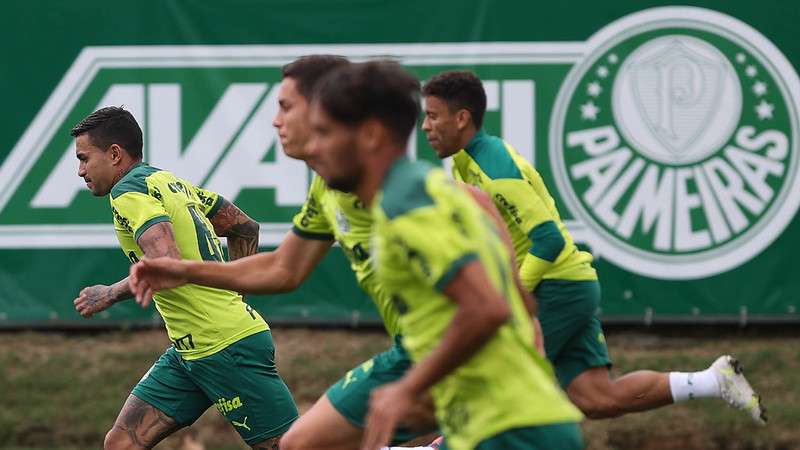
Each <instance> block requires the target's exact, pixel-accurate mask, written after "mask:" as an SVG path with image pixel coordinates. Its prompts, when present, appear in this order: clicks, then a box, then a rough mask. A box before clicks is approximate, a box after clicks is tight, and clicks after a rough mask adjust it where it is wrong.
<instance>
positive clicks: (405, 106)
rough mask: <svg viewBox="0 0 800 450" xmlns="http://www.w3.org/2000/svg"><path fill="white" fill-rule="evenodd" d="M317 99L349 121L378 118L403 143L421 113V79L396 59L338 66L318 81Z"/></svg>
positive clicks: (337, 116)
mask: <svg viewBox="0 0 800 450" xmlns="http://www.w3.org/2000/svg"><path fill="white" fill-rule="evenodd" d="M314 100H315V101H317V102H319V105H320V106H322V109H323V110H325V112H326V113H328V114H329V115H330V116H331V117H332V118H333V119H334V120H336V121H337V122H341V123H344V124H346V125H358V124H360V123H363V122H364V121H366V120H367V119H370V118H376V119H378V120H379V121H380V122H381V123H382V124H383V125H385V126H386V127H387V128H388V129H389V130H390V132H391V133H392V134H393V136H394V138H395V141H396V142H397V143H398V144H402V145H403V146H404V147H405V144H406V141H407V140H408V136H409V134H410V133H411V130H412V129H413V128H414V126H415V125H416V123H417V120H418V119H419V114H420V106H419V103H420V99H419V81H417V79H416V78H414V76H413V75H411V74H410V73H408V72H406V70H405V69H403V68H402V67H401V66H400V65H399V64H397V63H396V62H394V61H385V60H379V61H370V62H366V63H361V64H351V65H349V66H345V67H341V68H338V69H336V70H334V71H333V72H331V73H330V75H328V76H326V77H325V78H323V79H322V80H321V81H320V82H319V83H318V84H317V86H316V88H315V89H314Z"/></svg>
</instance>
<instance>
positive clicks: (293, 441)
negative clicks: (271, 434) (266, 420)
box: [279, 426, 311, 450]
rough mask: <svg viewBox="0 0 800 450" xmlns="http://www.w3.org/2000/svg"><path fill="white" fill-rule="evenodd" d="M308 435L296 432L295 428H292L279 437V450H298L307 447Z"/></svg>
mask: <svg viewBox="0 0 800 450" xmlns="http://www.w3.org/2000/svg"><path fill="white" fill-rule="evenodd" d="M307 438H308V434H307V433H303V432H298V429H297V427H295V426H292V427H291V428H289V430H288V431H286V433H284V434H283V436H281V441H280V446H279V447H280V449H281V450H300V449H304V448H311V447H308V445H309V442H308V439H307Z"/></svg>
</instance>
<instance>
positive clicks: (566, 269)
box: [422, 71, 766, 424]
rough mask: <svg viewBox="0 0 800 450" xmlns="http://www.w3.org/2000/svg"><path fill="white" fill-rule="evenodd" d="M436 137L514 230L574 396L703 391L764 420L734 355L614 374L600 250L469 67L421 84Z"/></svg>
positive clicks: (607, 413) (613, 403)
mask: <svg viewBox="0 0 800 450" xmlns="http://www.w3.org/2000/svg"><path fill="white" fill-rule="evenodd" d="M423 95H424V96H425V120H424V122H423V125H422V129H423V131H425V133H426V134H427V138H428V141H429V142H430V144H431V146H432V147H433V148H434V149H435V150H436V152H437V154H438V155H439V157H440V158H447V157H449V156H452V157H453V174H454V176H455V178H456V179H458V180H463V181H464V182H466V183H469V184H472V185H474V186H477V187H478V188H480V189H482V190H484V191H486V192H487V193H488V194H489V195H490V196H491V198H492V199H493V200H494V203H495V206H496V207H497V209H498V210H500V212H501V214H502V216H503V218H504V220H505V222H506V225H507V227H508V229H509V230H510V232H511V235H512V238H513V242H514V247H515V251H516V257H517V265H518V267H519V273H520V278H521V279H522V283H523V285H524V286H525V287H526V288H527V289H528V290H529V291H530V292H533V293H534V295H535V297H536V299H537V300H538V303H539V319H540V321H541V324H542V328H543V331H544V342H545V349H546V353H547V356H548V357H549V358H550V360H551V361H552V362H553V364H554V366H555V369H556V375H557V377H558V379H559V381H560V383H561V385H562V387H564V389H566V390H567V394H568V395H569V398H570V399H571V400H572V401H573V403H575V405H577V406H578V407H579V408H580V409H581V410H582V411H583V412H584V414H586V415H587V416H588V417H590V418H595V419H597V418H606V417H616V416H619V415H621V414H625V413H630V412H636V411H644V410H649V409H654V408H658V407H660V406H664V405H667V404H671V403H675V402H679V401H684V400H689V399H693V398H701V397H721V398H723V399H724V400H725V401H726V402H727V403H728V404H729V405H731V406H734V407H737V408H741V409H744V410H746V411H747V412H748V413H749V414H750V415H751V416H752V418H753V419H754V420H755V421H756V422H757V423H761V424H763V423H764V422H765V421H766V417H765V415H764V410H763V408H762V407H761V405H760V400H759V397H758V396H757V395H756V394H755V393H754V392H753V390H752V389H751V387H750V385H749V383H748V382H747V380H746V379H745V378H744V376H743V375H742V371H741V367H740V366H739V363H738V362H737V361H736V360H735V359H734V358H732V357H731V356H727V355H726V356H721V357H719V358H718V359H717V360H716V361H715V362H714V363H713V364H712V365H711V367H709V368H708V369H706V370H704V371H700V372H691V373H686V372H670V373H659V372H654V371H648V370H641V371H636V372H633V373H629V374H626V375H625V376H623V377H620V378H618V379H616V380H612V379H611V378H610V374H609V367H610V365H611V362H610V359H609V356H608V348H607V347H606V342H605V338H604V337H603V331H602V328H601V325H600V320H599V319H598V318H597V316H596V315H595V311H596V310H597V306H598V305H599V302H600V284H599V283H598V281H597V274H596V272H595V269H594V268H593V267H592V256H591V255H590V254H589V253H587V252H584V251H580V250H578V248H577V247H576V246H575V244H574V242H573V240H572V237H571V236H570V234H569V231H567V229H566V228H565V227H564V224H563V222H562V221H561V219H560V217H559V213H558V210H557V209H556V206H555V202H554V201H553V198H552V197H551V196H550V194H549V193H548V191H547V188H546V187H545V185H544V183H543V182H542V178H541V176H540V175H539V173H538V172H536V170H535V169H534V168H533V166H531V164H530V163H529V162H528V161H526V160H525V159H524V158H522V157H521V156H520V155H519V154H518V153H517V152H516V151H515V150H514V149H513V148H512V147H511V145H509V144H508V143H506V142H504V141H503V140H502V139H500V138H497V137H495V136H491V135H489V134H488V133H486V132H485V131H483V129H482V128H481V126H482V122H483V115H484V112H485V111H486V94H485V92H484V89H483V85H482V83H481V81H480V80H479V79H478V77H477V76H475V75H474V74H473V73H471V72H462V71H454V72H444V73H441V74H438V75H436V76H434V77H433V78H431V80H430V81H428V83H426V84H425V87H424V88H423Z"/></svg>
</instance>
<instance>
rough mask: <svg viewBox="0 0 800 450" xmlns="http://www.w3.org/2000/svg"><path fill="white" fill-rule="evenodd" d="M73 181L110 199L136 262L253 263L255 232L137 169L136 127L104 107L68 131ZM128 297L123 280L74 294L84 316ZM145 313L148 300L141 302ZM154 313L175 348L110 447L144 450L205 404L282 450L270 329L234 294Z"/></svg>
mask: <svg viewBox="0 0 800 450" xmlns="http://www.w3.org/2000/svg"><path fill="white" fill-rule="evenodd" d="M71 135H72V136H73V137H74V138H75V146H76V156H77V158H78V161H79V165H78V176H80V177H81V178H83V179H84V180H85V182H86V185H87V187H88V188H89V190H91V192H92V194H93V195H95V196H98V197H105V196H107V195H108V196H109V197H110V198H109V199H110V202H111V212H112V214H113V220H114V228H115V230H116V233H117V237H118V238H119V242H120V246H121V247H122V250H123V252H124V253H125V255H126V256H127V257H128V258H129V259H130V261H131V263H135V262H136V261H138V260H139V259H141V258H142V257H143V256H146V257H148V258H156V257H164V258H165V259H166V260H167V261H169V262H170V263H177V262H179V260H186V261H189V260H193V261H200V260H204V261H222V259H223V258H222V250H221V248H220V244H219V239H218V237H217V236H218V235H220V236H227V238H228V243H229V253H230V256H231V258H239V257H243V256H247V255H250V254H253V253H254V252H255V251H256V249H257V245H258V224H257V223H255V222H253V221H252V220H251V219H250V218H249V217H247V216H246V215H245V214H244V213H243V212H242V211H241V210H239V209H238V208H237V207H236V206H234V205H233V204H231V203H230V202H228V201H226V200H225V199H223V198H222V197H220V196H219V195H217V194H215V193H213V192H210V191H206V190H203V189H200V188H198V187H197V186H194V185H193V184H191V183H189V182H188V181H186V180H182V179H180V178H177V177H175V176H174V175H173V174H172V173H170V172H167V171H164V170H161V169H156V168H154V167H151V166H149V165H147V164H145V163H143V162H142V130H141V129H140V128H139V125H138V124H137V123H136V120H135V119H134V118H133V115H131V113H130V112H128V111H126V110H124V109H122V108H118V107H107V108H102V109H100V110H97V111H95V112H94V113H92V114H90V115H89V116H88V117H86V118H85V119H83V120H82V121H81V122H80V123H78V124H77V125H76V126H75V127H74V128H73V129H72V131H71ZM131 297H133V294H132V292H131V290H130V288H129V284H128V279H127V278H126V279H123V280H121V281H119V282H117V283H114V284H113V285H111V286H91V287H88V288H85V289H83V290H82V291H81V293H80V295H79V297H78V298H77V299H75V307H76V309H77V310H78V312H79V313H80V314H81V315H82V316H84V317H91V316H92V315H93V314H95V313H97V312H99V311H103V310H105V309H107V308H109V307H111V305H113V304H114V303H116V302H118V301H121V300H124V299H127V298H131ZM140 300H141V303H142V304H143V305H147V304H149V302H150V297H148V298H142V299H140ZM154 301H155V305H156V308H157V309H158V311H159V313H161V316H162V317H163V318H164V323H165V324H166V327H167V333H168V335H169V338H170V340H171V341H172V343H173V345H172V347H170V348H169V349H167V351H166V352H165V353H164V354H163V355H162V356H161V358H159V359H158V361H157V362H156V363H155V364H154V365H153V367H152V368H151V369H150V370H149V371H148V372H147V373H146V374H145V375H144V377H143V378H142V379H141V381H139V383H138V384H137V385H136V386H135V387H134V388H133V391H132V392H131V394H130V396H129V397H128V399H127V401H126V402H125V404H124V405H123V407H122V410H121V411H120V413H119V416H118V417H117V419H116V421H115V423H114V426H113V427H112V428H111V431H109V432H108V434H107V435H106V438H105V443H104V448H106V449H114V450H117V449H149V448H152V447H153V446H155V445H156V444H157V443H158V442H159V441H161V440H162V439H163V438H165V437H166V436H168V435H170V434H171V433H173V432H174V431H176V430H178V429H179V428H181V427H184V426H187V425H191V424H192V423H193V422H194V421H195V420H196V419H197V418H198V417H200V415H201V414H203V412H205V411H206V410H207V409H208V408H209V406H212V405H214V406H216V408H217V409H218V410H219V412H220V413H221V414H222V415H223V416H224V417H225V418H226V419H227V420H228V421H229V422H230V423H231V425H233V427H234V428H235V429H236V431H237V432H238V433H239V435H241V436H242V438H243V439H244V441H245V442H247V443H248V444H249V445H250V446H251V447H252V448H254V449H263V450H267V449H270V450H273V449H276V448H278V447H277V445H278V441H279V440H280V437H281V435H282V434H283V433H284V432H285V431H286V430H287V429H288V428H289V426H290V425H291V424H292V423H293V422H294V421H295V420H296V419H297V408H296V407H295V403H294V400H293V399H292V396H291V394H290V393H289V390H288V388H287V387H286V385H285V384H284V382H283V380H282V379H281V377H280V376H279V375H278V372H277V370H276V368H275V361H274V353H275V348H274V346H273V342H272V336H271V334H270V331H269V326H268V325H267V323H266V322H265V321H264V319H263V318H261V316H260V315H259V314H258V312H256V311H255V310H253V309H252V308H251V307H250V306H248V305H247V304H246V303H245V302H244V301H243V299H242V296H241V295H239V294H238V293H236V292H234V291H232V290H223V289H214V288H208V287H204V286H197V285H192V284H189V285H186V286H182V287H178V288H175V289H169V290H163V291H159V292H157V293H156V294H155V296H154Z"/></svg>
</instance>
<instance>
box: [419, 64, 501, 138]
mask: <svg viewBox="0 0 800 450" xmlns="http://www.w3.org/2000/svg"><path fill="white" fill-rule="evenodd" d="M422 95H424V96H425V97H428V96H434V97H439V98H441V99H442V100H444V101H445V102H446V103H447V106H448V108H449V109H450V111H458V110H459V109H466V110H467V111H469V113H470V115H471V116H472V123H474V124H475V128H480V127H481V126H483V114H484V113H485V112H486V91H484V90H483V83H481V80H480V78H478V77H477V76H476V75H475V74H474V73H472V72H469V71H466V70H463V71H462V70H453V71H449V72H442V73H440V74H437V75H435V76H434V77H433V78H431V79H430V81H428V82H427V83H425V87H423V88H422Z"/></svg>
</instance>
